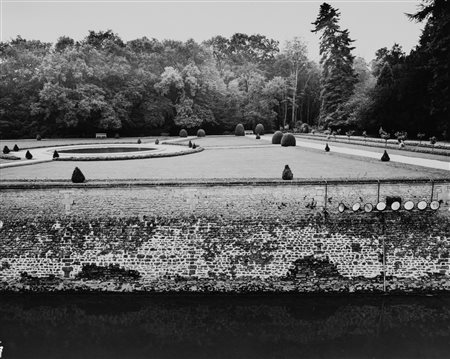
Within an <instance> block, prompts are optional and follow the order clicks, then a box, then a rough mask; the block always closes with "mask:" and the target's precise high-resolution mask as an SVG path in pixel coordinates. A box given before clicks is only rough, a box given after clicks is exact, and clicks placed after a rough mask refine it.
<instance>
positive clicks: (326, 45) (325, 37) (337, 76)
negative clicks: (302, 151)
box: [312, 3, 356, 128]
mask: <svg viewBox="0 0 450 359" xmlns="http://www.w3.org/2000/svg"><path fill="white" fill-rule="evenodd" d="M339 16H340V13H339V12H338V10H337V9H334V8H333V7H332V6H331V5H329V4H327V3H323V4H322V5H321V6H320V11H319V15H318V16H317V19H316V21H315V22H313V23H312V24H313V25H314V26H315V28H314V30H312V32H316V33H318V32H320V33H321V35H320V55H321V59H320V64H321V65H322V76H321V91H320V97H321V105H320V119H319V123H320V124H322V125H326V126H330V127H334V128H336V127H340V126H345V124H346V123H345V122H346V118H347V114H346V111H345V110H344V105H345V103H346V102H347V101H348V100H349V98H350V96H351V95H352V93H353V90H354V87H355V83H356V75H355V72H354V70H353V59H354V56H353V55H352V54H351V51H352V50H353V49H354V47H351V43H352V42H353V41H354V40H351V39H350V36H349V33H348V30H341V29H340V26H339V24H338V22H339Z"/></svg>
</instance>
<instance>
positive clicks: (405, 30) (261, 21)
mask: <svg viewBox="0 0 450 359" xmlns="http://www.w3.org/2000/svg"><path fill="white" fill-rule="evenodd" d="M322 2H323V0H321V1H315V0H308V1H305V0H272V1H268V0H261V1H251V0H250V1H245V0H244V1H239V0H222V1H216V0H209V1H208V0H197V1H193V0H178V1H172V0H166V1H152V0H111V1H107V0H0V3H1V4H0V9H1V14H0V21H1V23H0V29H1V31H0V40H1V41H9V40H11V39H12V38H15V37H16V36H17V35H20V36H22V38H25V39H34V40H41V41H45V42H52V43H54V42H56V40H57V39H58V37H60V36H63V35H65V36H69V37H71V38H73V39H75V40H81V39H83V38H84V37H85V36H86V35H87V34H88V31H89V30H95V31H106V30H108V29H111V30H113V32H114V33H116V34H118V35H119V36H120V37H121V38H122V39H123V40H124V41H128V40H133V39H136V38H140V37H143V36H146V37H148V38H156V39H158V40H163V39H174V40H181V41H186V40H188V39H190V38H192V39H194V40H196V41H197V42H202V41H204V40H207V39H210V38H211V37H213V36H215V35H222V36H225V37H230V36H231V35H233V34H234V33H236V32H241V33H246V34H249V35H251V34H262V35H265V36H267V37H269V38H273V39H275V40H278V41H279V42H280V47H283V44H284V43H285V41H286V40H291V39H293V38H294V37H296V36H298V37H301V38H303V40H304V41H305V43H306V44H307V46H308V50H309V56H310V58H312V59H315V60H318V59H319V36H318V35H317V34H314V33H311V29H312V28H313V26H312V25H311V23H312V22H313V21H314V20H315V19H316V17H317V14H318V12H319V7H320V4H321V3H322ZM327 2H328V3H329V4H331V5H332V6H333V7H335V8H337V9H339V11H340V12H341V21H340V26H341V28H342V29H348V30H349V32H350V37H351V38H352V39H354V40H355V42H354V44H353V45H354V46H355V49H354V50H353V54H354V55H355V56H361V57H363V58H365V59H366V60H367V61H370V60H372V59H373V58H374V55H375V51H376V50H377V49H379V48H382V47H388V48H390V47H392V45H393V44H394V43H398V44H400V45H401V46H402V47H403V49H404V50H405V51H406V52H409V51H410V50H411V49H412V48H414V46H416V45H417V43H418V39H419V36H420V34H421V30H422V28H423V24H417V23H414V22H411V21H409V20H408V18H407V17H406V16H405V13H413V12H415V11H416V10H417V8H418V5H419V4H420V1H418V0H393V1H388V0H372V1H371V0H358V1H357V0H353V1H352V0H350V1H327Z"/></svg>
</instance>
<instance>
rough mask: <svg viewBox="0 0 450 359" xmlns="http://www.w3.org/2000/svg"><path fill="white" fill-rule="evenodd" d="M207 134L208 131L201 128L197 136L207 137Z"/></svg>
mask: <svg viewBox="0 0 450 359" xmlns="http://www.w3.org/2000/svg"><path fill="white" fill-rule="evenodd" d="M205 136H206V132H205V130H204V129H203V128H201V129H199V130H198V131H197V137H205Z"/></svg>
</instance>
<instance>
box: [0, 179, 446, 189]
mask: <svg viewBox="0 0 450 359" xmlns="http://www.w3.org/2000/svg"><path fill="white" fill-rule="evenodd" d="M378 183H380V184H430V183H434V184H445V183H449V184H450V178H436V179H430V178H414V179H411V178H393V179H376V178H365V179H328V180H324V179H314V178H312V179H298V180H292V181H283V180H279V179H265V178H242V179H236V178H219V179H177V180H170V179H163V180H157V179H144V180H142V179H139V180H138V179H135V180H126V179H115V180H110V179H105V180H90V181H87V182H85V183H72V182H71V181H70V180H69V179H67V180H57V179H46V180H26V179H17V180H3V181H0V190H5V189H52V188H131V187H196V186H205V187H214V186H230V187H234V186H292V185H296V186H300V185H306V186H314V185H321V186H323V185H332V186H333V185H346V186H352V185H360V184H378Z"/></svg>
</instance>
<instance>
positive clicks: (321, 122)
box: [0, 0, 450, 138]
mask: <svg viewBox="0 0 450 359" xmlns="http://www.w3.org/2000/svg"><path fill="white" fill-rule="evenodd" d="M449 13H450V11H449V1H448V0H424V2H423V4H422V8H421V9H420V11H418V12H417V13H416V14H412V15H409V16H410V18H411V19H412V20H414V21H426V24H425V28H424V31H423V33H422V35H421V37H420V39H419V43H418V45H417V46H416V48H415V49H414V50H412V51H411V53H410V54H405V53H404V51H403V50H402V49H401V47H400V46H399V45H397V44H395V45H394V46H393V47H392V48H390V49H388V48H382V49H379V50H378V51H377V52H376V54H375V58H374V60H373V61H372V62H371V63H370V64H367V63H366V61H365V60H364V59H362V58H355V57H354V56H353V55H352V50H353V47H352V42H353V40H352V39H351V36H350V31H349V30H348V29H341V27H340V25H339V20H340V19H339V17H340V13H339V10H338V9H336V8H333V7H332V6H330V5H329V4H327V3H323V4H322V5H321V6H320V10H319V14H318V16H317V18H316V20H315V21H314V22H312V29H311V31H313V32H315V33H317V34H318V37H319V38H318V40H319V41H320V55H321V58H320V63H319V64H317V63H316V62H314V61H312V60H310V59H309V57H308V54H307V49H306V46H305V44H304V43H303V41H302V40H301V39H300V38H294V39H292V40H291V41H287V42H286V43H285V44H283V46H280V44H279V42H278V41H276V40H274V39H270V38H267V37H266V36H263V35H259V34H255V35H247V34H242V33H236V34H234V35H233V36H231V37H230V38H226V37H223V36H215V37H213V38H211V39H209V40H207V41H205V42H203V43H197V42H195V41H194V40H188V41H186V42H181V41H175V40H164V41H159V40H157V39H149V38H146V37H143V38H140V39H135V40H131V41H128V42H124V41H123V40H122V39H121V38H120V37H119V35H118V34H115V33H114V32H113V31H111V30H108V31H99V32H95V31H89V33H88V35H87V36H86V37H85V38H84V39H83V40H81V41H75V40H73V39H71V38H69V37H66V36H63V37H60V38H59V39H58V40H57V42H56V43H55V44H51V43H44V42H41V41H39V40H26V39H23V38H21V37H20V36H18V37H17V38H15V39H12V40H10V41H8V42H2V43H0V133H1V137H2V138H15V137H30V136H31V137H34V136H36V134H40V135H41V136H45V137H56V136H62V137H64V136H70V137H75V136H76V137H78V136H79V137H92V136H93V135H94V133H95V132H108V133H109V134H110V135H112V134H115V133H120V135H123V136H125V135H139V136H143V135H154V134H160V133H162V132H166V133H171V134H176V133H178V131H179V130H180V129H181V128H186V129H188V131H192V132H194V131H196V130H197V129H198V128H203V129H205V130H206V131H207V133H209V134H212V133H216V134H222V133H229V132H231V131H233V129H234V127H235V126H236V124H238V123H242V124H244V126H245V127H246V128H247V129H254V128H255V126H256V125H257V124H258V123H261V124H263V125H264V127H265V128H266V131H270V130H278V129H280V128H282V129H286V130H296V131H308V128H312V127H315V128H319V129H329V130H330V131H338V130H341V131H349V130H352V131H357V132H363V131H366V132H367V133H369V134H377V133H378V131H379V129H380V128H383V129H384V131H391V132H392V133H393V132H395V131H407V132H408V133H410V134H411V136H415V135H416V134H417V133H426V134H427V135H430V136H431V135H436V136H439V137H443V138H448V135H449V132H450V131H449V128H448V126H449V124H448V123H449V121H448V119H449V118H450V117H449V113H448V105H449V101H450V99H449V94H448V83H449V79H448V61H447V60H448V59H449V58H450V57H449V51H450V50H449V49H450V47H449V46H448V44H449V40H450V39H449V35H448V33H450V32H449V31H447V30H448V28H449V23H450V21H449Z"/></svg>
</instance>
